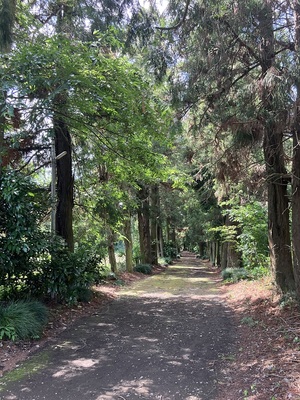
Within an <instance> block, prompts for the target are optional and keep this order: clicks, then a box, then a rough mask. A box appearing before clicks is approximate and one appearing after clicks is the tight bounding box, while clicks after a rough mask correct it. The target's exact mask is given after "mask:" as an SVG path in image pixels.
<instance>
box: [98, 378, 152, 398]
mask: <svg viewBox="0 0 300 400" xmlns="http://www.w3.org/2000/svg"><path fill="white" fill-rule="evenodd" d="M152 384H153V381H152V380H150V379H143V377H140V378H139V379H138V380H131V381H121V382H120V383H119V384H118V385H116V386H114V387H112V388H111V390H108V391H107V392H106V393H105V394H102V395H101V396H99V397H97V399H96V400H113V399H116V397H117V398H120V399H122V398H123V397H121V395H128V394H129V393H132V392H133V393H134V394H135V395H139V396H149V394H150V390H149V386H151V385H152ZM127 398H128V397H127ZM141 398H143V397H141Z"/></svg>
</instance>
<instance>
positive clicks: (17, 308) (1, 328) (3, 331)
mask: <svg viewBox="0 0 300 400" xmlns="http://www.w3.org/2000/svg"><path fill="white" fill-rule="evenodd" d="M47 320H48V310H47V308H46V307H45V306H44V305H43V304H42V303H40V302H38V301H33V300H32V301H21V300H20V301H15V302H11V303H9V304H7V305H2V306H0V339H9V340H16V339H35V338H38V337H40V335H41V334H42V330H43V327H44V326H45V324H46V322H47Z"/></svg>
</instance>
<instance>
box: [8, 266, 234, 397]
mask: <svg viewBox="0 0 300 400" xmlns="http://www.w3.org/2000/svg"><path fill="white" fill-rule="evenodd" d="M208 266H209V265H208V264H206V263H203V262H201V261H200V260H195V259H194V258H193V259H191V258H187V259H182V260H179V261H178V263H177V264H176V265H174V266H171V267H169V268H168V269H167V270H166V271H165V272H164V273H162V274H159V275H154V276H152V277H150V278H147V279H145V280H142V281H138V282H135V283H134V284H133V285H132V286H130V287H129V288H125V289H123V290H121V291H120V294H119V297H118V299H116V300H113V301H111V302H110V303H109V304H108V305H107V307H106V308H105V309H104V310H102V312H101V311H99V313H97V315H94V316H92V317H84V318H82V319H81V320H80V322H79V323H76V324H75V325H74V327H73V328H71V329H69V330H68V331H65V332H64V333H63V335H62V337H61V338H60V340H59V341H57V343H54V344H52V345H51V346H50V347H49V348H47V349H45V350H44V351H46V352H47V354H48V357H49V362H48V364H47V366H46V368H44V369H43V370H42V371H39V372H38V373H36V374H35V373H33V374H30V375H29V376H26V377H22V379H20V381H19V382H18V384H17V385H15V384H14V385H11V384H9V382H8V383H7V385H6V388H5V386H4V389H5V390H3V391H2V393H1V396H2V397H1V399H3V400H8V399H12V400H14V399H18V400H32V399H35V400H39V399H46V400H52V399H63V400H68V399H72V400H82V399H83V398H84V399H92V400H117V399H129V400H135V399H153V400H159V399H161V400H213V399H214V398H216V397H215V396H216V393H217V390H218V382H219V380H220V376H221V375H220V374H221V372H220V369H219V368H218V366H217V365H218V363H219V362H220V361H221V360H222V358H224V357H226V355H228V354H230V351H231V349H232V346H233V342H234V335H233V333H234V331H233V325H232V323H231V320H230V317H229V311H228V309H227V308H226V307H225V306H224V305H223V304H222V296H220V294H219V291H218V286H219V284H220V282H219V281H218V279H216V277H215V274H214V271H213V270H212V269H209V268H207V267H208ZM41 382H42V383H41ZM41 388H42V391H41ZM20 393H21V395H20ZM11 396H15V397H11Z"/></svg>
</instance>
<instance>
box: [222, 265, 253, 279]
mask: <svg viewBox="0 0 300 400" xmlns="http://www.w3.org/2000/svg"><path fill="white" fill-rule="evenodd" d="M221 275H222V278H223V279H224V280H230V281H232V282H237V281H240V280H242V279H249V278H250V274H249V272H248V271H246V270H245V269H244V268H225V269H224V270H223V271H222V273H221Z"/></svg>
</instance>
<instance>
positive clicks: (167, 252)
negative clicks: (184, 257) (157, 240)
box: [163, 242, 178, 259]
mask: <svg viewBox="0 0 300 400" xmlns="http://www.w3.org/2000/svg"><path fill="white" fill-rule="evenodd" d="M163 250H164V256H165V257H167V258H171V259H174V258H176V257H177V254H178V251H177V247H176V245H174V243H173V242H168V243H165V244H164V249H163Z"/></svg>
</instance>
